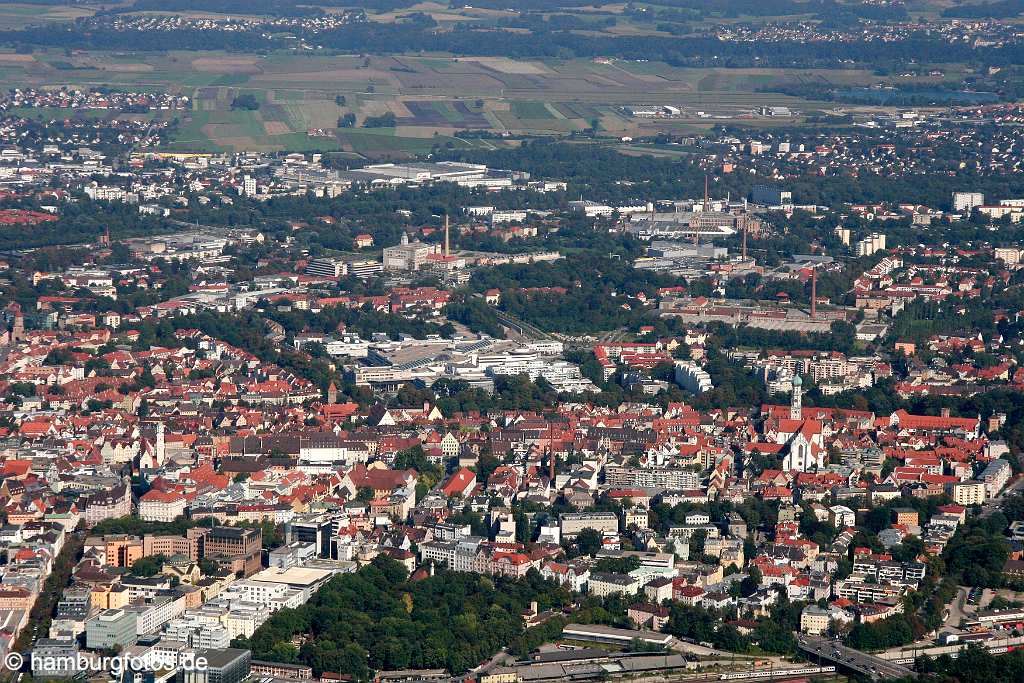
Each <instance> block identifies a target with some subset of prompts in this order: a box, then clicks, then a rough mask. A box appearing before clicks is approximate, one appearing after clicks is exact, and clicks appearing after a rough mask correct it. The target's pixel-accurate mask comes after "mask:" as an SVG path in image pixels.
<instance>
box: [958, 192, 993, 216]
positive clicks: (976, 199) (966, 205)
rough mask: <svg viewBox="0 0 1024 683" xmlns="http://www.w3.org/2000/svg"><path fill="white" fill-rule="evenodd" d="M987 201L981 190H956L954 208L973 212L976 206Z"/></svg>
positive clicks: (959, 210)
mask: <svg viewBox="0 0 1024 683" xmlns="http://www.w3.org/2000/svg"><path fill="white" fill-rule="evenodd" d="M984 203H985V195H984V194H982V193H981V192H954V193H953V210H954V211H957V212H971V211H973V210H974V207H976V206H982V205H983V204H984Z"/></svg>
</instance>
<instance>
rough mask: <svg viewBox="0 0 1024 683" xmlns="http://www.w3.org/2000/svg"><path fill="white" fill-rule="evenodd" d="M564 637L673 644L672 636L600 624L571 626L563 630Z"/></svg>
mask: <svg viewBox="0 0 1024 683" xmlns="http://www.w3.org/2000/svg"><path fill="white" fill-rule="evenodd" d="M562 635H563V636H565V637H570V638H584V639H586V638H596V639H602V640H621V641H626V642H628V641H630V640H634V639H636V640H642V641H645V642H648V643H656V644H658V645H667V644H669V643H670V642H672V636H671V635H669V634H667V633H658V632H657V631H651V630H647V629H639V630H636V631H633V630H630V629H624V628H612V627H611V626H602V625H600V624H569V625H568V626H566V627H565V628H564V629H562Z"/></svg>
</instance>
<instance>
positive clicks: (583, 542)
mask: <svg viewBox="0 0 1024 683" xmlns="http://www.w3.org/2000/svg"><path fill="white" fill-rule="evenodd" d="M601 541H602V536H601V532H599V531H597V530H596V529H591V528H590V527H587V528H586V529H583V530H582V531H580V533H579V535H578V536H577V537H576V547H577V548H578V549H579V551H580V553H581V554H583V555H590V556H593V555H596V554H597V551H598V550H600V549H601Z"/></svg>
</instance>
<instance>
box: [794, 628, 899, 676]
mask: <svg viewBox="0 0 1024 683" xmlns="http://www.w3.org/2000/svg"><path fill="white" fill-rule="evenodd" d="M797 645H798V646H799V647H800V650H801V651H803V652H804V653H806V654H807V655H808V656H810V657H811V659H816V660H818V661H821V660H825V661H828V662H831V663H833V664H835V665H836V666H837V667H842V668H844V669H849V670H851V671H855V672H857V673H859V674H861V675H863V676H867V677H868V678H870V679H871V680H891V679H895V678H904V677H908V676H909V677H911V678H914V677H916V675H917V674H915V673H914V672H913V671H911V670H910V669H909V668H907V667H906V666H904V665H902V664H897V663H896V662H892V661H890V660H888V659H882V658H881V657H875V656H874V655H869V654H866V653H864V652H861V651H860V650H854V649H853V648H852V647H846V646H845V645H843V644H842V643H840V642H839V641H835V640H829V639H827V638H815V637H813V636H799V637H797Z"/></svg>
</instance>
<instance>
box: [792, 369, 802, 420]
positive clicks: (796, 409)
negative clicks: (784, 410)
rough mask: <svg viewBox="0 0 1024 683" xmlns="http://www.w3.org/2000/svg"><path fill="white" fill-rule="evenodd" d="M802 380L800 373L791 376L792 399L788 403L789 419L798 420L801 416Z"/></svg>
mask: <svg viewBox="0 0 1024 683" xmlns="http://www.w3.org/2000/svg"><path fill="white" fill-rule="evenodd" d="M803 385H804V381H803V380H802V379H800V375H797V376H796V377H794V378H793V400H792V402H791V403H790V404H789V419H790V420H800V419H802V417H803V412H804V409H803V401H804V397H803V390H804V386H803Z"/></svg>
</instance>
